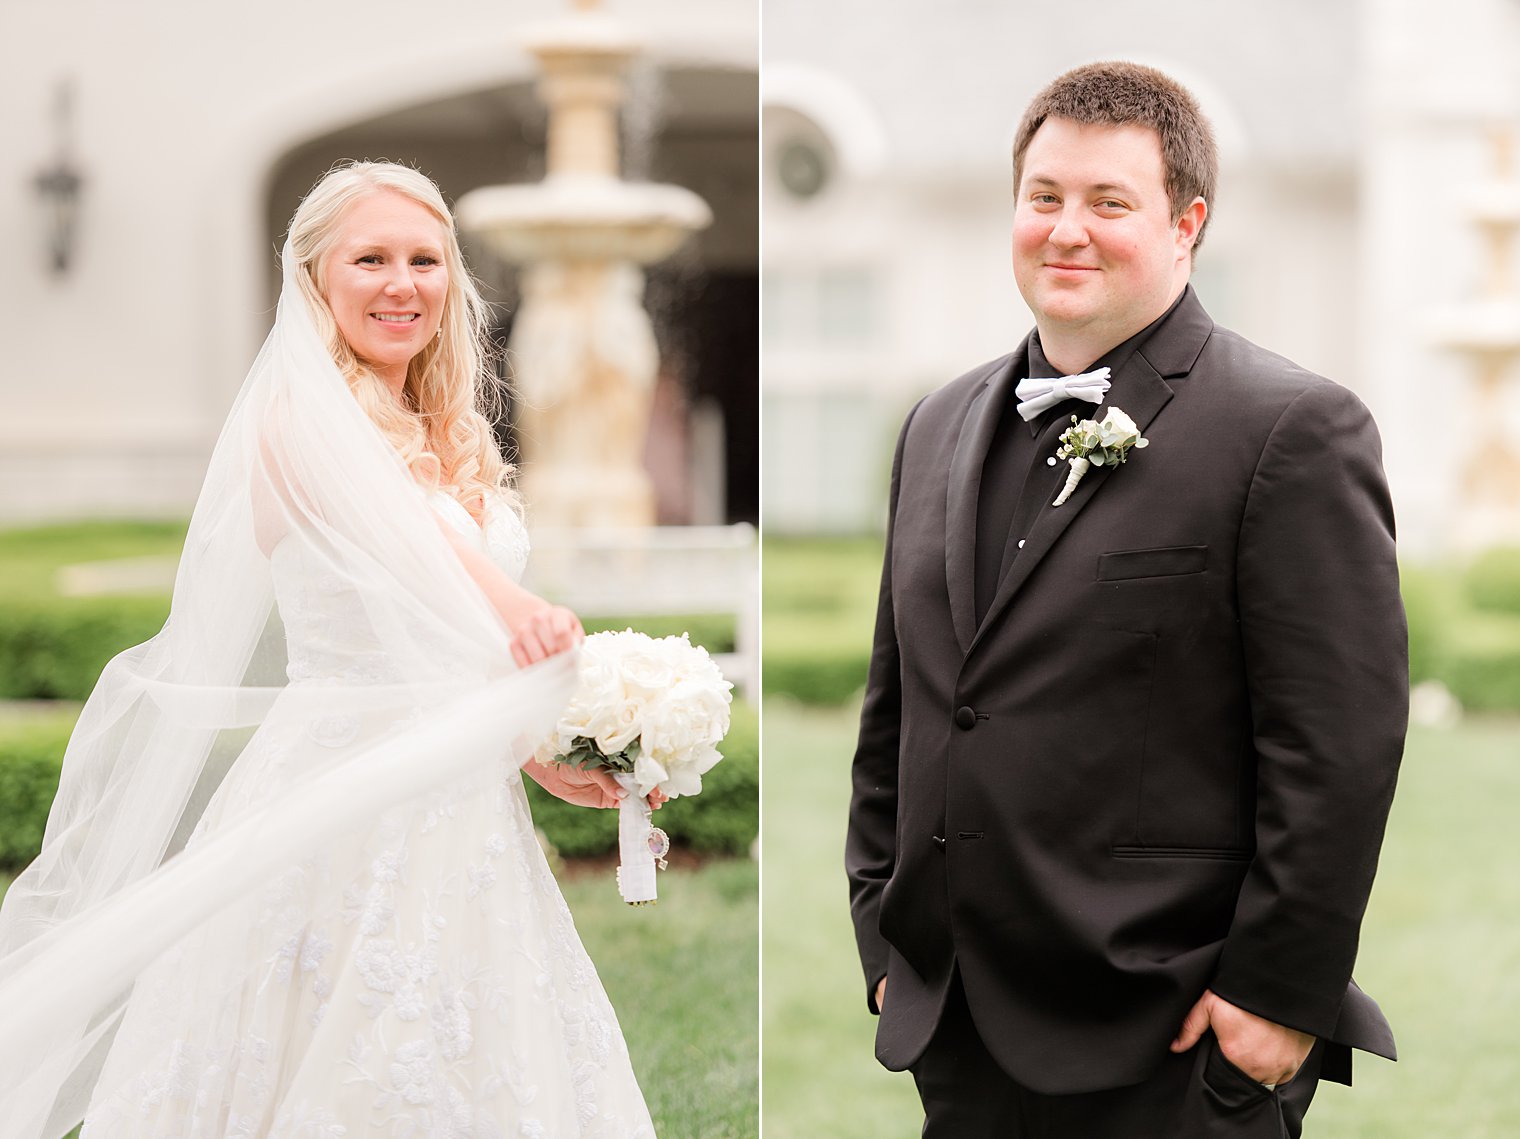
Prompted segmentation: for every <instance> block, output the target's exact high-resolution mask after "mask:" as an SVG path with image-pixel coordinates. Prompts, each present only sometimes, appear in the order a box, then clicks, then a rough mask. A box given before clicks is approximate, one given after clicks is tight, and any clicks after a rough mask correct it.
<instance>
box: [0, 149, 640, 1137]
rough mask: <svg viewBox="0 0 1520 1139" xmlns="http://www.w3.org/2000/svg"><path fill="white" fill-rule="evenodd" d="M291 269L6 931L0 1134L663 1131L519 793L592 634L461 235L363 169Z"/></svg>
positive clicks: (297, 250)
mask: <svg viewBox="0 0 1520 1139" xmlns="http://www.w3.org/2000/svg"><path fill="white" fill-rule="evenodd" d="M283 268H284V285H283V289H282V292H281V296H280V304H279V311H278V316H277V319H276V322H275V327H274V330H273V331H272V332H271V333H270V335H269V338H268V340H267V341H266V342H265V345H264V347H263V349H262V350H261V352H260V354H259V356H258V359H257V360H256V361H255V363H254V366H253V369H252V370H251V372H250V373H249V376H248V379H247V381H246V382H245V384H244V386H243V389H242V391H241V392H240V393H239V395H238V397H237V400H236V402H235V404H234V407H233V410H232V412H231V415H230V416H229V419H228V421H227V423H226V425H225V427H224V428H223V431H222V434H221V436H220V438H219V440H218V442H217V446H216V450H215V453H214V455H213V457H212V461H211V465H210V469H209V471H208V474H207V477H206V482H205V485H204V487H203V488H202V491H201V495H200V498H199V500H198V502H197V504H196V509H195V513H194V516H193V518H192V521H191V525H190V531H189V534H188V536H187V539H186V543H185V551H184V555H183V557H182V559H181V563H180V569H179V573H178V578H177V581H176V583H175V590H174V599H173V604H172V607H171V613H170V617H169V620H168V622H167V624H166V625H165V627H164V629H163V631H162V632H161V633H160V634H159V635H158V636H157V637H155V638H154V639H153V640H151V641H149V642H147V643H146V644H144V645H140V646H138V647H137V648H135V649H131V650H128V651H127V652H125V653H123V654H122V655H121V656H119V657H117V658H116V659H115V660H114V661H112V662H111V664H110V665H109V666H108V667H107V669H106V670H105V672H104V674H103V675H102V677H101V680H100V682H99V684H98V686H97V688H96V690H95V692H94V693H93V694H92V696H91V698H90V701H89V702H88V703H87V704H86V706H85V709H84V711H83V712H82V714H81V716H80V719H79V723H78V725H77V727H76V729H75V732H74V735H73V738H72V739H71V741H70V743H69V748H68V752H67V754H66V756H65V762H64V768H63V778H62V783H61V785H60V788H59V792H58V796H57V799H56V800H55V802H54V806H53V809H52V813H51V815H50V817H49V822H48V831H47V837H46V840H45V843H44V848H43V851H42V853H41V855H40V856H39V857H38V858H37V860H36V861H35V862H34V863H33V864H32V865H31V866H30V867H28V868H27V870H26V871H25V872H24V873H23V874H22V875H21V876H20V877H19V878H18V879H17V880H16V882H15V883H14V884H13V885H12V886H11V889H10V891H9V893H8V894H7V896H6V898H5V902H4V907H3V909H0V1008H3V1009H5V1010H6V1012H5V1015H4V1018H3V1022H0V1118H3V1119H4V1120H5V1121H6V1125H7V1126H6V1130H5V1134H6V1135H7V1136H12V1135H14V1136H27V1137H30V1136H45V1137H51V1136H61V1135H63V1134H64V1133H66V1132H67V1131H68V1130H69V1129H70V1128H71V1127H73V1126H74V1125H75V1124H77V1123H78V1122H79V1121H80V1120H81V1119H83V1120H84V1121H85V1126H84V1131H83V1135H84V1136H85V1139H96V1137H98V1139H124V1137H129V1136H145V1137H146V1136H153V1137H158V1136H175V1137H176V1139H198V1137H212V1136H216V1137H221V1136H249V1137H253V1136H258V1137H265V1136H268V1137H271V1139H339V1137H348V1139H353V1137H357V1136H377V1137H378V1136H397V1137H401V1136H432V1137H440V1139H442V1137H452V1136H457V1137H460V1139H463V1137H465V1136H472V1137H474V1136H480V1137H490V1139H496V1137H502V1139H505V1137H508V1136H511V1137H526V1139H562V1137H569V1136H583V1137H587V1139H591V1137H607V1139H630V1137H635V1136H653V1134H654V1132H653V1128H652V1126H651V1123H650V1119H649V1114H648V1112H647V1110H646V1108H645V1106H644V1102H643V1099H642V1096H641V1095H640V1092H639V1089H638V1085H637V1083H636V1081H635V1079H634V1075H633V1072H632V1069H631V1067H630V1064H629V1060H628V1054H627V1050H626V1048H625V1046H624V1043H623V1039H622V1035H621V1033H620V1031H619V1029H618V1025H617V1021H616V1019H615V1017H614V1015H613V1012H612V1009H611V1007H610V1006H609V1004H608V1002H607V998H606V995H605V993H604V992H603V990H602V987H601V985H600V983H599V981H598V980H597V977H596V974H595V971H594V970H593V968H592V966H591V963H590V961H589V960H588V959H587V957H586V953H585V951H584V949H583V948H582V947H581V944H580V941H579V939H578V937H577V935H576V933H575V929H574V926H573V924H572V922H571V919H570V915H569V912H568V910H567V909H566V907H565V904H564V901H563V899H562V898H561V896H560V893H559V890H558V887H557V886H556V885H555V883H554V880H553V878H552V876H551V875H550V873H549V870H548V868H547V865H546V863H545V861H544V858H543V855H542V854H541V852H540V851H539V848H538V845H537V843H536V841H535V837H534V833H533V827H532V822H531V820H530V818H529V816H528V812H527V807H526V803H525V799H524V796H523V790H522V783H521V778H520V774H519V772H520V769H521V765H522V764H523V763H524V762H525V761H526V760H527V758H528V756H529V755H531V752H532V747H533V744H534V743H535V741H536V740H537V739H539V738H541V737H542V736H543V735H545V734H546V733H547V731H548V730H549V729H550V728H551V727H552V725H553V722H554V720H555V717H556V714H557V712H558V710H559V708H560V707H562V706H563V704H564V702H565V700H566V698H567V697H568V694H569V690H570V686H571V684H572V682H573V657H574V654H573V653H572V652H569V651H567V650H570V649H572V648H573V647H574V645H575V643H576V642H577V641H578V640H579V638H580V637H581V635H582V634H581V628H580V624H579V622H578V621H577V620H576V618H575V616H574V614H572V613H571V612H570V611H568V610H566V609H563V608H560V607H557V606H553V605H550V604H548V603H547V602H545V601H544V600H542V599H540V598H538V597H536V596H534V595H533V594H531V593H529V592H527V591H526V590H524V589H523V588H522V587H521V586H519V585H518V584H517V581H516V579H517V577H518V576H519V575H520V574H521V572H522V569H523V566H524V562H525V559H526V557H527V554H528V539H527V534H526V531H525V530H524V528H523V523H522V521H521V517H520V515H519V503H518V502H517V501H516V499H515V497H514V495H513V493H512V491H511V490H510V489H509V487H508V485H507V483H506V477H507V475H508V474H509V470H508V469H507V468H505V467H504V464H503V462H502V460H501V458H500V455H499V453H498V452H497V450H496V446H495V443H494V441H493V439H492V436H491V432H490V428H489V426H488V424H487V423H486V421H485V419H484V418H483V417H482V416H481V415H480V414H479V412H478V411H477V410H476V403H477V398H478V396H479V388H480V385H481V382H482V376H483V372H482V352H481V342H482V333H483V309H482V304H481V300H480V297H479V294H478V292H477V291H476V288H475V285H474V283H473V281H472V280H471V278H470V276H469V274H468V271H467V270H466V269H465V267H464V264H463V261H462V258H461V255H460V251H459V246H458V242H457V239H456V237H455V234H454V229H453V222H452V219H451V217H450V214H449V212H448V209H447V207H446V205H445V204H444V201H443V199H442V197H441V195H440V194H439V192H438V190H437V188H436V187H435V186H434V185H433V184H432V183H431V182H430V181H429V180H428V179H427V178H425V177H424V176H422V175H421V174H419V173H417V172H416V171H413V170H410V169H407V168H405V167H401V166H395V165H391V164H385V163H354V164H351V165H346V166H342V167H339V168H337V169H335V170H333V171H332V172H331V173H329V174H328V175H327V176H326V177H324V178H323V179H322V181H321V182H319V183H318V184H317V186H316V187H315V188H314V189H313V190H312V191H311V193H310V194H309V195H308V196H307V197H306V199H305V200H304V201H303V202H302V203H301V206H300V208H299V209H298V210H297V211H296V214H295V217H294V219H293V220H292V222H291V227H290V233H289V238H288V241H287V243H286V245H285V250H284V254H283ZM525 770H527V771H528V772H529V774H530V775H532V777H533V778H535V779H537V780H538V781H539V782H540V783H542V784H544V785H545V787H547V788H548V789H549V790H550V791H552V792H553V793H554V794H556V795H559V796H560V797H562V798H565V799H568V800H570V801H572V802H578V803H582V804H584V805H587V806H593V807H605V806H614V805H616V803H617V799H618V796H619V795H620V794H621V791H620V790H619V789H618V788H617V786H616V784H615V783H613V782H612V780H611V779H610V778H609V777H607V776H606V775H605V774H601V773H595V774H593V773H581V772H577V771H574V770H569V769H566V768H562V767H553V768H546V767H542V766H539V765H536V764H529V765H528V766H527V768H526V769H525ZM653 805H655V806H658V805H659V804H658V802H655V803H653Z"/></svg>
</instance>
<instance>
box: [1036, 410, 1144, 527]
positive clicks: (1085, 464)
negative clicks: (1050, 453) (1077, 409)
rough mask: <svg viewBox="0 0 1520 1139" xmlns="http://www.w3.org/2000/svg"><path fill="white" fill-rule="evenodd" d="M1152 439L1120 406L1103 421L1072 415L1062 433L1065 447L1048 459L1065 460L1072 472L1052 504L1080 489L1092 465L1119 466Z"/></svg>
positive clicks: (1054, 460)
mask: <svg viewBox="0 0 1520 1139" xmlns="http://www.w3.org/2000/svg"><path fill="white" fill-rule="evenodd" d="M1149 444H1150V440H1148V439H1146V438H1145V437H1144V436H1143V435H1141V434H1140V429H1139V428H1138V427H1136V426H1135V421H1134V420H1133V419H1131V418H1130V417H1129V416H1127V415H1125V414H1124V412H1122V411H1120V410H1119V409H1118V408H1117V407H1110V408H1109V409H1108V412H1107V414H1105V415H1104V416H1103V418H1102V420H1101V421H1100V420H1096V419H1083V420H1081V421H1078V419H1077V417H1076V416H1075V415H1073V416H1072V417H1071V426H1070V427H1068V428H1067V429H1066V430H1065V431H1063V432H1061V446H1060V449H1059V450H1057V451H1056V454H1055V458H1053V459H1046V460H1045V462H1046V463H1047V464H1048V465H1050V466H1052V467H1053V466H1055V465H1056V463H1057V462H1058V461H1059V460H1061V459H1065V460H1066V462H1067V465H1068V466H1070V467H1071V471H1070V473H1069V474H1067V476H1066V485H1065V486H1063V487H1062V488H1061V493H1060V494H1058V495H1056V500H1055V501H1054V502H1052V503H1051V504H1050V505H1052V506H1060V505H1061V503H1063V502H1065V501H1066V500H1067V499H1068V498H1070V497H1071V492H1072V491H1074V490H1076V489H1077V484H1078V483H1079V482H1081V481H1082V476H1083V475H1085V474H1086V473H1087V469H1088V468H1089V467H1117V466H1118V465H1119V464H1120V463H1122V462H1124V461H1125V460H1126V459H1128V458H1129V453H1130V451H1131V450H1138V449H1139V448H1141V447H1146V446H1149Z"/></svg>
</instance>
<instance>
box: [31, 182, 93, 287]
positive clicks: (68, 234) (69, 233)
mask: <svg viewBox="0 0 1520 1139" xmlns="http://www.w3.org/2000/svg"><path fill="white" fill-rule="evenodd" d="M33 185H34V186H36V188H37V193H38V194H39V195H40V196H41V198H42V202H43V206H44V207H45V208H46V210H47V214H48V227H47V228H48V232H47V243H48V251H49V252H50V253H51V254H52V264H53V272H54V273H55V274H56V275H57V276H60V277H61V276H63V275H64V274H65V273H67V272H68V271H69V261H70V260H71V259H72V258H73V256H74V238H75V234H76V232H77V230H78V224H79V198H80V192H81V191H82V190H83V188H84V178H83V177H82V176H81V175H80V174H79V172H78V171H76V170H75V169H74V168H73V166H71V165H70V164H69V161H68V159H66V158H60V159H59V160H58V161H57V162H56V163H54V164H53V165H52V166H51V167H49V168H48V169H46V170H44V171H43V172H42V173H41V174H39V175H37V178H36V180H35V182H34V183H33Z"/></svg>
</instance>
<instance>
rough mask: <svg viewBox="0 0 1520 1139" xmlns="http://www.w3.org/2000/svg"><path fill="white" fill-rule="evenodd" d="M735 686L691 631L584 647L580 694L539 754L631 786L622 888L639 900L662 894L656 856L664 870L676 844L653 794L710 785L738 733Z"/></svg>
mask: <svg viewBox="0 0 1520 1139" xmlns="http://www.w3.org/2000/svg"><path fill="white" fill-rule="evenodd" d="M732 689H733V685H732V684H730V683H729V682H728V681H726V680H724V679H723V674H722V673H720V672H719V671H718V666H717V665H716V664H714V663H713V660H712V658H711V657H710V656H708V655H707V650H706V649H704V648H702V647H701V646H700V645H693V644H692V643H691V641H689V640H688V639H687V637H686V634H684V633H683V634H682V635H681V636H679V637H660V638H659V639H656V638H654V637H650V636H647V635H646V634H644V633H635V632H634V631H633V630H632V629H626V630H624V631H623V632H621V633H593V634H592V635H591V636H589V637H587V638H586V640H585V643H584V644H583V645H582V646H581V655H580V676H579V678H578V680H577V682H576V688H575V695H574V696H572V697H571V699H570V703H569V704H568V705H566V707H565V710H564V711H563V712H562V713H561V714H560V718H559V722H558V723H557V724H556V725H555V728H554V734H553V735H552V736H550V737H549V739H547V740H545V741H544V742H543V743H542V744H540V745H539V747H538V749H537V751H536V752H535V753H534V758H535V759H537V760H538V762H540V763H568V764H571V765H573V766H575V767H577V768H581V769H585V768H593V769H594V768H602V769H604V770H606V771H609V772H611V773H612V775H613V777H614V778H615V779H616V780H617V781H618V783H619V784H620V785H621V786H622V787H623V788H624V789H625V790H626V791H627V793H628V794H627V796H626V798H624V799H623V802H622V804H621V805H620V807H619V809H618V855H619V867H618V889H619V891H620V892H621V893H622V895H623V900H624V901H625V902H628V903H629V904H630V905H642V904H644V903H646V902H652V901H654V900H655V886H654V871H655V863H656V861H657V860H658V862H659V865H660V867H661V869H663V868H664V865H665V860H664V855H665V853H666V852H667V851H668V850H669V849H670V842H669V839H668V838H666V836H665V832H664V831H662V830H660V829H659V828H658V827H655V826H652V825H651V823H650V812H649V805H648V803H647V802H645V798H644V797H645V796H646V795H648V794H649V793H650V792H651V791H653V790H655V789H659V790H660V791H662V792H664V793H665V794H666V795H668V796H669V797H670V798H672V799H675V798H679V797H680V796H682V795H695V794H697V793H698V792H699V791H701V790H702V776H703V774H704V773H705V772H707V771H708V770H709V769H710V768H711V767H712V766H713V764H715V763H717V762H718V760H720V759H722V758H723V757H722V756H721V755H720V754H719V753H718V749H717V745H718V743H719V742H720V741H721V740H722V739H723V737H724V735H726V734H727V732H728V723H729V705H730V704H731V703H732V702H733V696H732V695H731V694H730V692H731V690H732Z"/></svg>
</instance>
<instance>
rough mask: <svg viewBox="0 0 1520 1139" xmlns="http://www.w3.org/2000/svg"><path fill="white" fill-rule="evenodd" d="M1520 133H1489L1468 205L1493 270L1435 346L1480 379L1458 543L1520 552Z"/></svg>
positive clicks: (1503, 128)
mask: <svg viewBox="0 0 1520 1139" xmlns="http://www.w3.org/2000/svg"><path fill="white" fill-rule="evenodd" d="M1516 134H1517V131H1516V128H1515V127H1514V125H1513V124H1509V123H1494V124H1492V125H1491V126H1490V128H1489V136H1490V146H1491V152H1492V175H1491V177H1490V178H1488V179H1487V180H1485V181H1483V182H1481V183H1480V184H1479V185H1477V186H1476V187H1474V190H1473V192H1472V194H1471V195H1470V196H1469V197H1468V198H1467V200H1466V201H1465V203H1464V206H1465V210H1466V213H1467V216H1468V218H1469V219H1470V220H1471V221H1472V222H1473V223H1475V224H1476V226H1477V228H1478V231H1479V233H1480V235H1481V239H1482V243H1483V248H1484V253H1485V254H1486V259H1487V267H1486V272H1485V274H1484V283H1483V288H1482V292H1481V294H1480V295H1479V296H1478V297H1477V298H1475V299H1473V300H1470V301H1467V302H1465V303H1463V304H1460V305H1457V306H1454V307H1452V308H1450V309H1448V310H1447V311H1445V312H1444V313H1442V314H1441V316H1440V318H1439V320H1438V321H1437V324H1436V329H1435V334H1436V335H1435V338H1436V342H1437V343H1438V344H1440V345H1441V346H1442V347H1444V348H1448V349H1450V350H1452V351H1454V352H1457V353H1459V354H1460V355H1461V356H1463V357H1464V358H1465V359H1466V360H1468V361H1469V364H1470V366H1471V368H1472V369H1473V372H1474V374H1475V377H1476V380H1477V390H1476V395H1477V399H1476V401H1475V404H1476V406H1475V407H1474V408H1473V412H1472V415H1471V418H1470V419H1469V422H1470V423H1471V425H1472V429H1471V431H1470V433H1469V436H1468V438H1469V442H1468V445H1467V447H1466V448H1465V453H1466V467H1465V470H1464V472H1463V478H1462V486H1461V491H1460V501H1459V505H1458V507H1457V510H1456V512H1455V518H1454V531H1453V533H1452V534H1451V539H1452V544H1453V545H1454V546H1456V547H1457V548H1458V549H1466V550H1475V549H1481V548H1484V547H1488V546H1495V545H1520V452H1517V445H1520V435H1517V433H1516V431H1515V429H1514V423H1515V422H1516V415H1517V414H1520V409H1517V408H1516V407H1515V406H1514V404H1513V403H1512V393H1511V392H1510V391H1509V390H1508V381H1509V379H1510V378H1511V377H1512V376H1513V374H1514V370H1515V365H1516V363H1517V361H1520V265H1517V252H1520V251H1517V248H1516V244H1517V240H1516V239H1517V236H1520V154H1517V149H1520V146H1517V139H1516Z"/></svg>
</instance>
